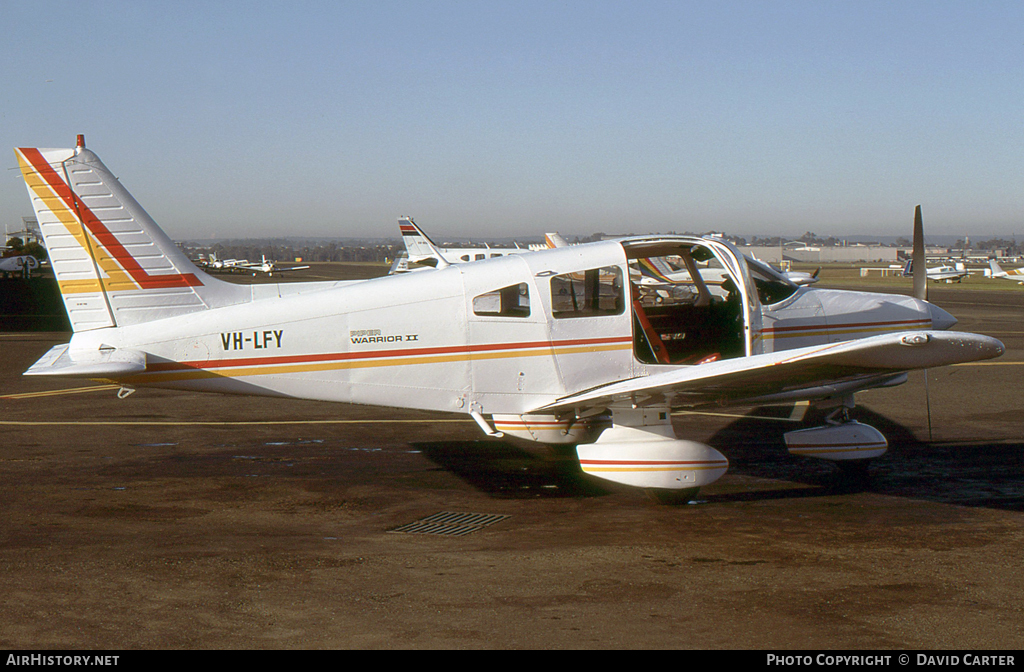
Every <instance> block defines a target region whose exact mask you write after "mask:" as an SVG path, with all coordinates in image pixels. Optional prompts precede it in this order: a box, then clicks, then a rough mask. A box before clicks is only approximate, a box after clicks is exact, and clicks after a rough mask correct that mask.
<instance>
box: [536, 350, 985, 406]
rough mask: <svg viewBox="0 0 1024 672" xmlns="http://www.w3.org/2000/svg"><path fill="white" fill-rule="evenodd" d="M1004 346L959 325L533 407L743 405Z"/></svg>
mask: <svg viewBox="0 0 1024 672" xmlns="http://www.w3.org/2000/svg"><path fill="white" fill-rule="evenodd" d="M1003 350H1004V348H1003V344H1002V343H1000V342H999V341H998V340H996V339H994V338H991V337H989V336H982V335H979V334H968V333H962V332H955V331H908V332H901V333H896V334H883V335H880V336H873V337H870V338H862V339H858V340H855V341H845V342H842V343H834V344H831V345H825V346H821V345H817V346H810V347H806V348H796V349H794V350H785V351H782V352H772V353H766V354H763V355H754V356H751V357H741V358H737V359H726V360H721V361H717V362H711V363H708V364H700V365H696V366H687V367H681V368H676V369H673V370H671V371H665V372H664V373H655V374H653V375H650V376H644V377H640V378H633V379H630V380H624V381H620V382H616V383H611V384H609V385H602V386H600V387H596V388H594V389H591V390H586V391H583V392H580V393H577V394H574V395H570V396H567V397H562V398H561V399H559V400H557V401H556V402H554V403H552V404H548V405H547V406H543V407H541V408H539V409H534V410H533V411H531V412H552V411H553V412H556V413H557V412H560V411H569V410H573V409H577V408H596V407H600V406H605V407H606V406H608V405H611V404H615V403H631V404H634V405H638V406H642V405H647V404H656V405H669V406H673V407H683V406H694V405H700V404H709V403H718V404H740V403H742V402H743V401H744V400H749V399H757V398H760V397H764V396H767V395H772V394H780V393H784V392H785V393H793V392H797V393H798V392H799V391H800V390H808V389H811V388H815V387H820V385H821V381H822V380H829V381H833V382H842V381H844V380H850V381H853V380H856V379H858V378H861V377H871V376H879V375H890V374H894V373H897V372H901V371H909V370H911V369H927V368H932V367H936V366H948V365H950V364H959V363H962V362H973V361H978V360H982V359H991V358H993V357H998V356H999V355H1001V354H1002V353H1003Z"/></svg>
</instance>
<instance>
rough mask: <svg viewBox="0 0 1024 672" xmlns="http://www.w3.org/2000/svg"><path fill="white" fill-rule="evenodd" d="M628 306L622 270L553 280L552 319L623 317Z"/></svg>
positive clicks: (607, 268)
mask: <svg viewBox="0 0 1024 672" xmlns="http://www.w3.org/2000/svg"><path fill="white" fill-rule="evenodd" d="M625 305H626V301H625V296H624V293H623V283H622V269H620V268H619V267H618V266H605V267H604V268H592V269H590V270H587V271H579V272H576V273H566V274H564V275H556V276H553V277H552V278H551V315H552V316H553V317H555V318H566V317H593V316H595V315H619V314H621V313H622V311H623V309H624V307H625Z"/></svg>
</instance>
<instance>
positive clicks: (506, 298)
mask: <svg viewBox="0 0 1024 672" xmlns="http://www.w3.org/2000/svg"><path fill="white" fill-rule="evenodd" d="M473 314H474V315H479V316H481V317H529V316H530V290H529V287H527V285H526V283H525V282H520V283H519V284H518V285H509V286H508V287H502V288H501V289H496V290H494V291H493V292H487V293H486V294H481V295H480V296H477V297H474V298H473Z"/></svg>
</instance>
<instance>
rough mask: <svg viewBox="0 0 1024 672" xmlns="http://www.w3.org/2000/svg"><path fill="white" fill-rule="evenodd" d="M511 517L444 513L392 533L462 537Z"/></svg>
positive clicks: (399, 528)
mask: <svg viewBox="0 0 1024 672" xmlns="http://www.w3.org/2000/svg"><path fill="white" fill-rule="evenodd" d="M508 517H509V516H502V515H499V514H494V513H459V512H457V511H442V512H440V513H435V514H434V515H432V516H427V517H426V518H420V519H419V520H416V521H413V522H411V523H407V524H405V525H402V526H401V527H396V528H395V529H393V530H391V531H392V532H404V533H405V534H437V535H440V536H443V537H462V536H465V535H467V534H469V533H471V532H476V531H477V530H482V529H484V528H485V527H487V526H489V525H494V524H495V523H500V522H501V521H503V520H505V519H506V518H508Z"/></svg>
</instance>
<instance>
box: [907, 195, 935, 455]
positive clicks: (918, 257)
mask: <svg viewBox="0 0 1024 672" xmlns="http://www.w3.org/2000/svg"><path fill="white" fill-rule="evenodd" d="M912 263H913V267H912V268H913V269H914V298H916V299H920V300H922V301H927V300H928V267H927V266H925V260H924V222H923V221H922V219H921V206H920V205H919V206H917V208H916V209H915V210H914V256H913V257H912ZM924 405H925V410H926V411H927V414H928V441H931V440H932V401H931V395H930V394H928V369H925V370H924Z"/></svg>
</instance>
